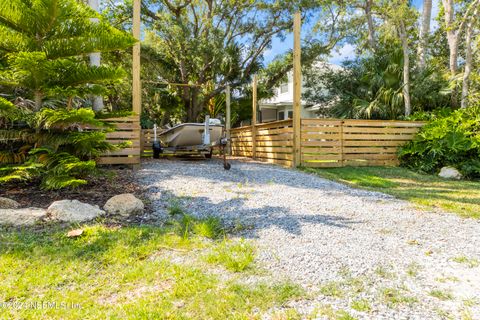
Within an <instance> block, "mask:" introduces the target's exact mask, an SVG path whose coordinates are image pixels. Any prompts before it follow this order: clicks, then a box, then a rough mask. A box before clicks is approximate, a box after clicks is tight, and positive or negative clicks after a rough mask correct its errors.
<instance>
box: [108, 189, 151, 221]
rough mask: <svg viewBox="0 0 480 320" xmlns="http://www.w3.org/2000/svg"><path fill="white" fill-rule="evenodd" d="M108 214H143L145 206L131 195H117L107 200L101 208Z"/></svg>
mask: <svg viewBox="0 0 480 320" xmlns="http://www.w3.org/2000/svg"><path fill="white" fill-rule="evenodd" d="M103 209H105V211H107V212H108V213H109V214H114V215H120V216H124V217H126V216H129V215H131V214H139V213H143V210H144V209H145V205H144V204H143V202H142V200H140V199H138V198H137V197H135V196H134V195H133V194H131V193H124V194H119V195H117V196H114V197H111V198H110V199H108V201H107V203H106V204H105V206H104V207H103Z"/></svg>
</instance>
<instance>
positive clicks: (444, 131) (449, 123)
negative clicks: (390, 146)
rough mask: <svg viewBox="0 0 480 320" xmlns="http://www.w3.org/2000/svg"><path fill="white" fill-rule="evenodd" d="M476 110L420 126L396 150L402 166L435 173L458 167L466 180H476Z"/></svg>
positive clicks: (479, 133)
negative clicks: (419, 128) (412, 135)
mask: <svg viewBox="0 0 480 320" xmlns="http://www.w3.org/2000/svg"><path fill="white" fill-rule="evenodd" d="M479 156H480V108H479V107H478V106H477V107H471V108H468V109H462V110H456V111H454V112H452V113H451V114H450V115H448V116H443V117H440V118H438V119H436V120H433V121H431V122H430V123H429V124H427V125H426V126H424V127H423V128H422V130H421V131H420V133H419V134H418V135H417V136H416V138H415V139H414V140H413V141H412V142H410V143H408V144H407V145H405V146H404V147H403V148H401V150H400V159H401V161H402V165H404V166H406V167H408V168H412V169H415V170H418V171H422V172H428V173H435V172H437V171H438V170H439V169H440V168H441V167H443V166H453V167H455V168H458V169H459V170H460V171H461V172H462V174H464V175H465V176H466V177H468V178H479V177H480V160H479Z"/></svg>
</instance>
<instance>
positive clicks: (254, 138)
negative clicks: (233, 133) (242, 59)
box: [252, 75, 257, 159]
mask: <svg viewBox="0 0 480 320" xmlns="http://www.w3.org/2000/svg"><path fill="white" fill-rule="evenodd" d="M256 124H257V75H254V76H253V83H252V158H253V159H255V158H256V157H257V128H256V127H255V126H256Z"/></svg>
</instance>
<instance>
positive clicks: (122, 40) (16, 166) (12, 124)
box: [0, 0, 134, 189]
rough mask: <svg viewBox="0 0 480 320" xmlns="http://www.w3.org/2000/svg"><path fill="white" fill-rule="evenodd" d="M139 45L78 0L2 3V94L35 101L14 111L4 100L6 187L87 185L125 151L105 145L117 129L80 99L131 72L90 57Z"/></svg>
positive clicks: (0, 111) (1, 175) (0, 120)
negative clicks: (103, 158) (103, 161)
mask: <svg viewBox="0 0 480 320" xmlns="http://www.w3.org/2000/svg"><path fill="white" fill-rule="evenodd" d="M133 44H134V39H133V38H132V37H131V36H130V35H128V34H126V33H124V32H122V31H119V30H117V29H114V28H113V27H111V26H109V25H108V24H107V23H105V22H104V21H102V18H101V16H99V15H98V14H97V13H96V12H95V11H93V10H91V9H90V8H89V7H87V6H86V5H84V4H82V3H79V2H77V1H75V0H35V1H33V0H0V62H1V63H0V89H1V88H8V87H12V88H15V90H12V91H10V94H11V95H10V96H11V97H12V100H16V101H18V100H19V99H20V100H21V101H25V100H28V99H30V100H33V101H34V103H33V104H31V105H30V104H22V105H20V104H17V105H15V104H13V103H11V102H9V101H7V100H6V99H4V98H2V97H0V183H6V182H10V181H18V180H35V179H39V180H40V181H41V183H42V185H43V187H44V188H46V189H59V188H65V187H76V186H79V185H82V184H86V183H87V177H88V175H90V174H91V173H92V172H94V171H95V161H94V159H95V158H96V157H98V156H99V155H101V154H102V153H103V152H105V151H109V150H110V151H111V150H115V149H117V148H118V147H119V146H114V145H111V144H109V143H107V142H106V141H105V137H106V132H107V131H108V130H111V128H110V127H109V126H107V125H106V124H105V123H103V122H102V121H101V120H99V119H97V117H96V115H95V113H94V112H93V111H92V110H91V109H90V108H88V106H87V105H85V104H82V103H78V101H86V100H85V99H83V98H86V97H88V96H89V95H92V94H95V95H101V94H103V93H105V92H106V88H107V86H108V85H110V84H112V83H115V82H118V81H121V79H122V78H123V77H124V75H125V72H124V71H123V70H122V69H121V68H118V67H114V66H100V67H94V66H90V65H89V64H88V61H87V59H86V57H87V55H88V54H89V53H92V52H106V51H112V50H119V49H126V48H128V47H130V46H132V45H133ZM19 89H20V90H19ZM18 92H21V96H19V95H18ZM12 93H13V94H12ZM45 101H49V102H50V103H48V104H47V103H44V102H45ZM74 101H76V103H74ZM52 102H53V103H52Z"/></svg>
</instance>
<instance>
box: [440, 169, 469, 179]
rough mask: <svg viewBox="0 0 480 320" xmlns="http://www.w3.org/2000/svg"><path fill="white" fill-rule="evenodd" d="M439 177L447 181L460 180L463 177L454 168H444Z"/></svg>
mask: <svg viewBox="0 0 480 320" xmlns="http://www.w3.org/2000/svg"><path fill="white" fill-rule="evenodd" d="M438 176H439V177H442V178H445V179H456V180H460V179H462V177H463V176H462V174H461V173H460V172H459V171H458V170H457V169H455V168H453V167H443V168H442V169H441V170H440V173H439V174H438Z"/></svg>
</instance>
